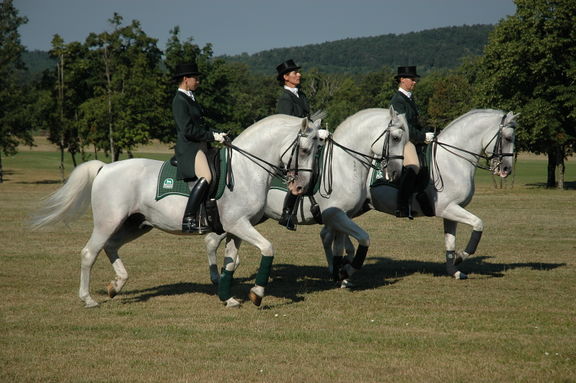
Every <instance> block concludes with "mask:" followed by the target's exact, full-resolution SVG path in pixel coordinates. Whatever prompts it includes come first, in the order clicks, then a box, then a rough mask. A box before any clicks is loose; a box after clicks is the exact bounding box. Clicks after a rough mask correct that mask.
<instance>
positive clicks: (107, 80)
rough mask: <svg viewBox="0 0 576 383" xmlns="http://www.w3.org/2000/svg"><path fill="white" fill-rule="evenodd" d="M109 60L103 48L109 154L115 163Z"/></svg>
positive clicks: (106, 51)
mask: <svg viewBox="0 0 576 383" xmlns="http://www.w3.org/2000/svg"><path fill="white" fill-rule="evenodd" d="M109 60H110V58H109V57H108V49H107V47H106V46H105V47H104V64H105V67H106V84H107V88H108V89H107V93H108V136H109V139H110V153H111V154H112V161H116V160H115V159H114V157H115V156H114V153H115V152H116V149H115V148H114V127H113V125H112V80H111V79H110V65H109Z"/></svg>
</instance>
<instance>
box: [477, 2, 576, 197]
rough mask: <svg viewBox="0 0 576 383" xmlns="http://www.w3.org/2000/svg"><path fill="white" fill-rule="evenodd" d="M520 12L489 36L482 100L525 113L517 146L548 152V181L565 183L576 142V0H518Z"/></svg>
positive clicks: (482, 68)
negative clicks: (566, 171)
mask: <svg viewBox="0 0 576 383" xmlns="http://www.w3.org/2000/svg"><path fill="white" fill-rule="evenodd" d="M515 3H516V7H517V10H516V14H515V15H513V16H510V17H508V18H507V19H505V20H503V21H502V22H501V23H500V24H498V25H497V26H496V29H495V30H494V32H493V33H492V35H491V36H490V40H489V43H488V45H487V47H486V49H485V54H484V56H483V58H482V59H481V60H480V63H479V65H480V70H479V72H478V84H477V95H478V101H479V102H480V103H482V104H483V105H484V106H486V107H497V108H500V109H505V110H514V111H515V112H520V114H521V124H520V129H519V130H518V132H517V139H518V141H517V142H518V148H519V149H524V150H529V151H531V152H534V153H546V154H547V155H548V179H547V186H548V187H554V186H556V170H557V168H559V169H560V180H559V183H558V185H557V186H558V187H563V177H564V173H563V167H564V160H565V158H566V156H567V155H568V154H571V152H572V150H573V146H574V144H575V142H576V134H575V127H576V92H574V81H575V79H576V44H574V41H576V25H575V24H574V20H575V19H576V2H574V1H573V0H515Z"/></svg>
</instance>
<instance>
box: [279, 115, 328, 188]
mask: <svg viewBox="0 0 576 383" xmlns="http://www.w3.org/2000/svg"><path fill="white" fill-rule="evenodd" d="M320 125H321V120H320V119H317V120H315V121H311V120H309V119H307V118H304V119H302V122H301V124H300V129H299V131H298V134H297V136H296V138H295V139H294V140H293V141H291V142H290V143H289V144H288V146H287V147H286V149H284V150H283V153H284V155H282V158H281V160H282V164H283V165H284V166H285V168H286V170H287V179H288V189H289V190H290V192H291V193H292V194H294V195H300V194H302V193H305V192H306V190H307V188H308V184H309V183H310V180H311V178H312V174H313V172H314V166H315V158H316V151H317V149H318V128H319V127H320Z"/></svg>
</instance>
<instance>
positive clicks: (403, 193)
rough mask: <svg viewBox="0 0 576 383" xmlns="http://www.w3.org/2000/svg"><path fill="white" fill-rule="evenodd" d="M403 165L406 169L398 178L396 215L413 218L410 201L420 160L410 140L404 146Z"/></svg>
mask: <svg viewBox="0 0 576 383" xmlns="http://www.w3.org/2000/svg"><path fill="white" fill-rule="evenodd" d="M404 167H405V168H406V171H405V172H404V174H403V175H402V179H401V180H400V189H399V190H398V206H397V209H396V217H408V218H410V219H413V217H412V209H411V204H410V201H411V199H412V193H413V192H414V188H415V187H416V180H417V177H418V173H419V172H420V161H419V160H418V154H417V153H416V147H415V146H414V144H412V143H411V142H408V143H407V144H406V146H404Z"/></svg>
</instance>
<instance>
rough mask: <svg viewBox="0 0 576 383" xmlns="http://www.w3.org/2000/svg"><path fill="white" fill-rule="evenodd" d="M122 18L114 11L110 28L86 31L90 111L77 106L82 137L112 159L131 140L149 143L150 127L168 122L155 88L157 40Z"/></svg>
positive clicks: (128, 149) (127, 148)
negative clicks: (105, 30)
mask: <svg viewBox="0 0 576 383" xmlns="http://www.w3.org/2000/svg"><path fill="white" fill-rule="evenodd" d="M122 21H123V19H122V16H120V15H118V14H117V13H115V14H114V17H113V18H112V19H110V20H109V22H110V23H111V25H112V26H113V28H114V30H113V31H112V32H110V33H109V32H103V33H101V34H98V35H97V34H95V33H91V34H90V35H89V36H88V38H87V39H86V46H87V47H88V49H90V56H91V60H90V62H91V63H92V64H93V66H92V68H91V73H92V79H91V81H92V82H93V83H92V84H91V85H92V86H93V88H94V99H92V100H89V101H88V102H89V105H90V106H91V107H93V108H94V111H93V112H92V111H90V110H88V108H87V106H83V107H82V108H81V109H82V111H83V112H84V113H83V115H82V121H83V132H82V133H83V136H84V137H85V138H87V139H90V140H92V141H93V143H94V144H95V145H96V147H97V148H99V149H104V150H106V151H109V152H110V153H111V155H112V158H113V161H116V160H118V158H119V156H120V153H122V152H123V151H126V152H128V153H129V154H131V150H132V149H133V148H134V147H135V146H136V145H139V144H146V143H148V142H149V140H150V138H151V131H153V130H154V129H156V130H161V127H162V126H163V125H164V124H166V123H167V120H166V117H165V114H164V112H163V110H164V108H165V105H164V101H165V100H164V98H163V96H164V93H163V92H161V91H159V88H160V84H161V83H163V81H164V79H165V76H164V74H163V73H162V72H161V70H160V65H159V64H160V62H161V60H160V59H161V54H162V52H161V51H160V50H159V49H158V48H157V46H156V42H157V40H156V39H153V38H150V37H148V36H147V35H146V34H145V33H144V31H143V30H142V29H141V27H140V23H139V22H138V21H136V20H133V21H132V23H131V24H130V25H128V26H122ZM104 115H105V118H104ZM96 131H99V133H98V134H94V133H95V132H96ZM102 131H106V134H103V133H102ZM102 138H106V139H107V142H104V141H103V140H102Z"/></svg>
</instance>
